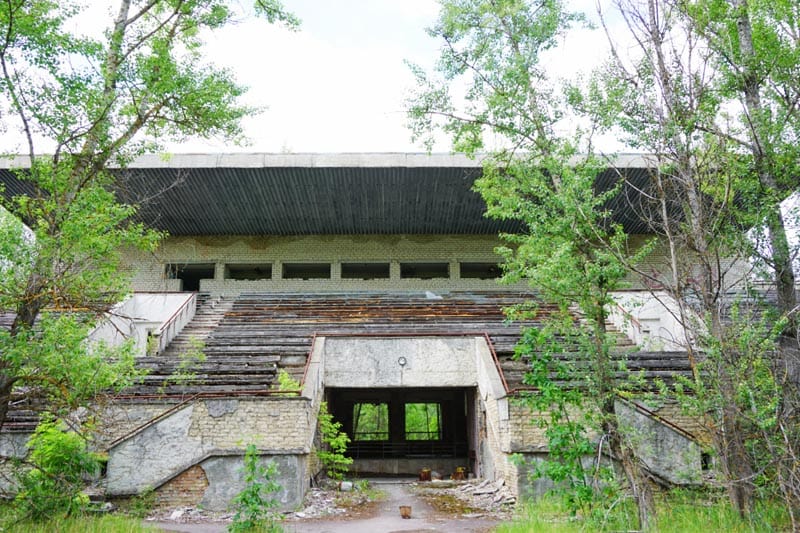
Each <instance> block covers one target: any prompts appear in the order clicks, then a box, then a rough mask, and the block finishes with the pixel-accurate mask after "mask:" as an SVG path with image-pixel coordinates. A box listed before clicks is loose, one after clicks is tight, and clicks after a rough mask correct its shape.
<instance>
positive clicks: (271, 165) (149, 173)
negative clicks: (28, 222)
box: [0, 153, 647, 235]
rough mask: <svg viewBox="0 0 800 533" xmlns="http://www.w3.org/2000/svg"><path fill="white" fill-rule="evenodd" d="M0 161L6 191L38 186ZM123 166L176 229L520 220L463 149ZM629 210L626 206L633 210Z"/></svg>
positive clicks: (415, 230)
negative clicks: (503, 211)
mask: <svg viewBox="0 0 800 533" xmlns="http://www.w3.org/2000/svg"><path fill="white" fill-rule="evenodd" d="M26 163H27V160H26V158H24V157H18V158H16V159H14V160H12V161H4V162H3V163H2V164H0V182H2V183H4V184H5V186H6V187H5V191H4V194H5V195H6V196H13V195H17V194H26V193H30V192H31V188H30V184H28V183H26V182H24V181H20V180H18V179H17V178H16V177H15V175H14V173H13V172H11V171H10V169H12V168H24V167H25V166H27V165H26ZM614 164H615V168H614V169H613V170H612V169H609V170H607V171H605V172H603V173H602V174H601V176H599V178H598V187H599V188H601V189H604V188H607V187H611V186H613V185H614V184H615V183H616V182H617V181H618V179H619V172H620V171H621V172H624V173H625V174H626V176H627V177H628V179H632V180H635V181H642V180H646V174H647V172H646V169H647V162H646V160H645V158H644V157H642V156H621V157H619V158H618V160H617V161H615V162H614ZM112 171H113V172H116V173H118V174H119V178H120V179H119V184H120V185H119V186H120V190H119V194H120V197H121V199H122V200H123V201H125V202H130V203H136V204H139V205H140V206H141V207H140V210H139V214H138V216H139V218H140V219H141V220H142V221H144V222H146V223H148V224H149V225H151V226H152V227H154V228H156V229H160V230H166V231H168V232H169V233H170V234H172V235H314V234H316V235H320V234H327V235H363V234H384V235H385V234H497V233H499V232H513V231H519V230H520V229H521V224H520V223H519V222H516V221H497V220H492V219H488V218H486V217H485V216H484V212H485V211H486V204H485V203H484V201H483V199H482V198H481V197H480V195H479V194H478V193H476V192H475V191H473V190H472V187H473V184H474V182H475V179H476V178H477V177H479V176H480V174H481V163H480V161H478V160H475V159H470V158H468V157H466V156H465V155H462V154H423V153H352V154H320V153H307V154H178V155H173V156H161V155H146V156H143V157H140V158H138V159H136V160H135V161H133V162H132V163H131V164H130V165H129V166H128V167H127V168H125V169H116V170H112ZM628 196H629V195H620V197H619V198H617V199H616V200H615V201H614V202H612V204H613V205H610V206H609V207H610V208H612V209H613V210H614V211H615V219H616V220H618V221H619V222H622V223H623V225H624V226H625V228H626V230H627V231H628V232H630V233H646V228H645V227H644V225H643V224H642V223H641V222H639V221H637V219H636V218H635V217H634V216H632V215H631V214H629V212H630V209H627V208H626V205H625V203H626V202H630V198H629V197H628ZM626 213H628V214H627V215H626Z"/></svg>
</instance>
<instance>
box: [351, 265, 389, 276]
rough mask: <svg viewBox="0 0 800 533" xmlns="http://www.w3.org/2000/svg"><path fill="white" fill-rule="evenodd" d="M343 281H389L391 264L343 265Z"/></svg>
mask: <svg viewBox="0 0 800 533" xmlns="http://www.w3.org/2000/svg"><path fill="white" fill-rule="evenodd" d="M342 279H389V263H342Z"/></svg>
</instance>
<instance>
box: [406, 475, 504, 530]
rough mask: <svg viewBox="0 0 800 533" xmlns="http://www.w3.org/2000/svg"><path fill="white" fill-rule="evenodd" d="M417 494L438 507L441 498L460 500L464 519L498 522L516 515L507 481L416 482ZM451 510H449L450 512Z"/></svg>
mask: <svg viewBox="0 0 800 533" xmlns="http://www.w3.org/2000/svg"><path fill="white" fill-rule="evenodd" d="M414 485H415V491H416V492H417V494H419V495H420V496H421V497H423V498H425V499H426V500H428V501H429V503H431V505H433V506H434V507H441V504H439V505H437V501H436V500H437V499H438V501H439V502H441V495H447V496H449V497H451V498H452V499H454V500H457V501H458V502H459V503H460V504H461V505H462V509H463V511H464V512H461V513H460V514H461V515H462V516H463V517H465V518H479V517H483V516H491V517H494V518H498V519H501V520H502V519H508V518H510V517H511V516H512V514H513V512H514V504H515V503H516V502H517V499H516V497H515V496H514V495H513V494H512V493H511V490H509V488H508V487H507V486H506V484H505V480H504V479H502V478H500V479H498V480H497V481H490V480H488V479H485V480H480V479H473V480H469V481H436V480H434V481H431V482H420V483H415V484H414ZM447 510H450V509H447Z"/></svg>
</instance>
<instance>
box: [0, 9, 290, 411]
mask: <svg viewBox="0 0 800 533" xmlns="http://www.w3.org/2000/svg"><path fill="white" fill-rule="evenodd" d="M232 4H233V3H232V2H225V1H222V0H146V1H144V0H137V1H133V0H120V1H119V2H118V3H117V9H116V12H115V14H114V17H113V20H112V21H111V23H110V25H109V26H108V27H107V28H106V31H105V34H104V35H103V37H101V38H95V37H92V36H84V35H77V34H75V33H72V32H70V30H69V28H70V27H72V26H73V22H74V21H75V20H77V19H78V18H80V17H81V16H82V7H81V4H80V3H78V2H74V1H70V0H65V1H58V2H56V1H50V0H34V1H30V0H10V1H8V2H4V3H3V4H2V5H1V6H0V98H1V99H2V102H3V106H4V108H5V109H7V110H8V113H7V114H6V116H5V121H6V124H7V125H9V126H10V127H12V128H14V129H16V130H17V131H19V134H20V138H21V139H22V140H23V143H24V151H25V155H26V156H27V161H26V164H25V165H23V166H24V168H20V169H18V170H16V171H15V172H16V175H17V177H18V178H19V179H20V180H22V181H23V183H24V185H25V186H26V187H27V188H28V191H29V193H28V194H25V195H22V196H17V197H13V198H10V197H9V196H10V195H9V194H8V193H7V194H6V197H5V200H4V206H5V207H6V208H7V209H8V211H10V212H11V213H12V214H13V215H14V216H15V217H16V220H14V219H12V218H9V217H3V219H2V220H0V236H2V241H0V269H2V274H3V275H2V276H0V309H3V310H7V311H12V312H14V313H15V319H14V322H13V324H12V326H11V329H10V331H3V332H0V426H2V424H3V423H4V421H5V418H6V414H7V410H8V404H9V401H11V400H12V399H17V396H19V395H22V396H25V397H28V396H31V395H33V394H34V393H36V394H37V395H38V394H39V393H41V395H44V396H45V397H47V398H48V400H49V401H50V402H51V406H52V407H53V408H54V409H56V410H57V408H58V407H60V406H61V407H63V406H65V404H64V403H61V404H60V405H59V404H58V403H53V402H54V401H55V400H57V399H58V398H59V397H61V396H62V394H61V393H62V392H63V393H64V394H66V395H67V396H68V397H70V398H71V399H73V400H80V401H83V400H85V399H86V397H87V396H91V394H93V393H94V392H96V390H97V388H98V387H103V386H113V385H120V384H124V382H125V380H124V379H120V378H119V375H118V374H117V373H116V372H114V371H110V369H109V368H105V369H102V370H101V369H100V368H99V367H97V368H95V371H97V372H99V373H100V376H104V377H106V379H105V380H97V381H93V382H92V383H93V384H96V385H97V387H88V388H85V389H84V388H81V384H84V385H85V384H86V382H87V374H85V373H86V372H87V371H90V370H91V368H90V367H91V365H89V366H87V364H84V363H83V361H84V360H86V361H94V363H92V364H95V363H96V364H98V365H102V364H104V363H108V362H110V361H111V360H112V359H109V358H102V359H98V358H97V357H96V354H93V353H90V351H89V350H88V347H87V346H86V344H85V343H83V344H81V345H77V344H74V343H73V344H71V345H70V347H69V349H68V350H66V351H63V356H64V357H69V358H70V359H69V362H68V363H66V364H64V361H63V360H60V364H62V365H63V368H59V366H58V362H59V359H60V358H61V357H62V355H61V354H62V346H61V345H60V344H59V343H60V341H59V340H57V339H56V340H53V339H51V338H49V337H48V331H50V330H51V328H52V327H55V326H51V324H54V323H58V324H60V326H59V327H61V326H63V325H64V324H65V321H67V320H71V321H72V322H73V323H74V325H73V326H72V328H73V329H79V328H82V331H83V333H84V334H85V333H86V332H88V331H89V329H90V327H91V325H92V324H93V323H95V322H96V321H97V319H98V318H100V317H101V316H103V314H104V313H105V312H107V311H108V310H109V308H110V307H111V306H112V305H113V304H114V303H116V302H118V301H119V300H120V299H121V298H122V297H123V296H124V295H125V293H126V291H127V290H128V288H127V280H126V279H125V276H121V275H120V272H119V267H120V257H119V252H120V250H121V249H122V248H123V247H139V248H142V249H145V250H150V249H153V248H154V247H155V246H156V244H157V242H158V240H159V235H158V234H156V233H154V232H152V231H149V230H147V229H146V228H145V227H143V226H142V225H141V224H137V223H135V222H133V220H132V216H133V215H134V213H135V207H134V206H131V205H125V204H122V203H120V202H119V201H118V200H117V198H116V197H115V194H114V193H115V191H116V190H118V189H119V187H120V184H119V183H116V182H115V177H114V176H113V175H111V174H110V173H109V172H108V171H107V168H108V167H109V166H110V165H118V166H124V165H125V164H126V163H127V162H128V161H130V160H131V159H132V158H133V157H135V156H137V155H139V154H141V153H144V152H146V151H153V150H155V149H157V148H158V147H159V146H160V145H161V143H163V142H165V141H167V140H180V139H184V138H186V137H190V136H199V137H211V136H222V137H225V138H229V139H232V140H237V139H239V138H240V137H241V134H242V132H241V129H240V126H239V122H240V119H241V118H242V117H244V116H245V115H247V114H248V113H250V112H251V111H252V110H251V109H249V108H247V107H246V106H243V105H241V104H240V103H239V102H238V99H239V96H240V95H241V94H242V93H243V88H242V87H240V86H239V85H237V84H236V82H235V81H234V80H233V79H232V77H231V74H230V73H229V72H228V71H226V70H224V69H220V68H217V67H214V66H212V65H209V64H207V63H205V62H204V61H203V60H202V50H203V47H202V45H203V41H202V36H203V35H204V34H206V33H207V32H209V31H213V30H217V29H220V28H222V27H223V26H225V25H226V24H228V23H230V22H231V21H232V19H233V15H234V14H233V12H232V10H231V7H230V5H232ZM256 11H257V12H259V13H261V14H263V15H264V16H266V18H267V19H268V20H269V21H271V22H281V23H285V24H288V25H290V26H295V25H296V24H297V20H296V19H295V18H294V17H292V16H291V15H290V14H288V13H286V12H285V11H284V10H283V8H282V7H281V5H280V4H279V3H278V2H277V1H276V0H258V1H256ZM18 221H22V222H24V223H25V224H26V225H27V227H28V228H29V230H23V229H22V228H21V226H20V224H19V222H18ZM44 311H46V313H45V312H44ZM63 311H66V312H70V313H71V317H72V318H69V319H67V318H64V317H63V316H60V315H61V314H62V313H61V312H63ZM75 311H80V313H77V314H76V313H75ZM69 338H70V341H71V340H72V339H73V338H74V335H72V334H70V335H69ZM87 358H88V359H87ZM116 359H119V360H123V359H124V358H119V357H117V358H116ZM120 370H121V369H120ZM88 376H91V374H89V375H88ZM81 397H82V398H81ZM67 403H68V402H67Z"/></svg>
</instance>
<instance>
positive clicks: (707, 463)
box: [700, 452, 712, 472]
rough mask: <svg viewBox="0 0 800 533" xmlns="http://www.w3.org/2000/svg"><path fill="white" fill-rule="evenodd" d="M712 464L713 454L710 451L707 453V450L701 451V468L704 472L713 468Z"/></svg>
mask: <svg viewBox="0 0 800 533" xmlns="http://www.w3.org/2000/svg"><path fill="white" fill-rule="evenodd" d="M711 464H712V462H711V454H710V453H705V452H703V453H701V454H700V468H701V469H702V470H703V471H704V472H706V471H708V470H711Z"/></svg>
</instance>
